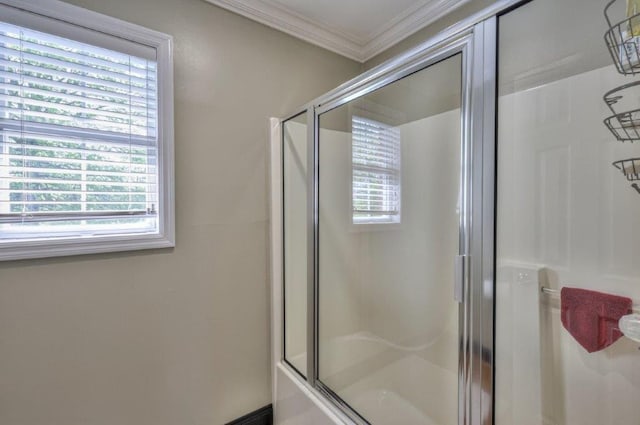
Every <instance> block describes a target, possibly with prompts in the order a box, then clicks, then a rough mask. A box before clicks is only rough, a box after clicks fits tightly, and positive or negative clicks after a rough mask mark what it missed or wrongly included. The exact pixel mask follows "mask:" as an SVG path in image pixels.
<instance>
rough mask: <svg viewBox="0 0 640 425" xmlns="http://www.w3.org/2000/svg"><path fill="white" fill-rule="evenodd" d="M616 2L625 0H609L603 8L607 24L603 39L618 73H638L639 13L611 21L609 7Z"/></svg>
mask: <svg viewBox="0 0 640 425" xmlns="http://www.w3.org/2000/svg"><path fill="white" fill-rule="evenodd" d="M616 2H621V3H624V2H625V0H611V1H610V2H609V3H608V4H607V6H606V7H605V8H604V16H605V18H606V20H607V24H608V25H609V29H608V30H607V32H606V33H605V35H604V40H605V42H606V44H607V48H608V49H609V53H610V54H611V58H612V59H613V62H614V63H615V65H616V68H617V69H618V72H619V73H621V74H624V75H635V74H640V13H638V14H636V15H633V16H631V17H627V18H626V19H624V20H622V21H620V22H617V23H613V22H612V18H611V16H610V15H611V14H610V8H611V6H613V4H614V3H616Z"/></svg>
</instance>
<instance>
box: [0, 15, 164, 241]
mask: <svg viewBox="0 0 640 425" xmlns="http://www.w3.org/2000/svg"><path fill="white" fill-rule="evenodd" d="M157 161H158V137H157V64H156V62H155V61H151V60H148V59H143V58H138V57H134V56H131V55H128V54H124V53H119V52H115V51H112V50H107V49H104V48H101V47H96V46H92V45H89V44H85V43H80V42H77V41H73V40H69V39H66V38H61V37H57V36H53V35H50V34H45V33H42V32H38V31H33V30H30V29H27V28H24V27H19V26H16V25H12V24H8V23H3V22H0V238H4V237H10V238H16V237H20V236H19V235H20V234H24V235H25V237H29V235H31V234H33V233H38V235H43V234H44V235H46V234H48V233H53V234H58V233H62V234H63V235H64V234H67V233H71V234H78V233H83V232H91V233H92V234H95V233H102V232H104V233H120V232H123V231H126V233H131V232H132V231H133V232H136V231H139V232H149V231H155V230H156V228H157V218H156V207H157V202H158V187H157V180H158V170H157V165H158V164H157ZM16 235H18V236H16Z"/></svg>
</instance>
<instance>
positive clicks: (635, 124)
mask: <svg viewBox="0 0 640 425" xmlns="http://www.w3.org/2000/svg"><path fill="white" fill-rule="evenodd" d="M639 98H640V81H634V82H632V83H628V84H625V85H622V86H620V87H616V88H615V89H613V90H610V91H608V92H607V93H605V95H604V102H605V103H606V104H607V106H608V107H609V110H610V111H611V113H612V114H613V115H611V116H610V117H607V118H606V119H605V120H604V125H605V126H607V128H608V129H609V131H611V133H613V135H614V136H615V138H616V139H617V140H619V141H621V142H634V141H636V140H640V109H637V108H636V106H637V104H638V102H637V100H638V99H639Z"/></svg>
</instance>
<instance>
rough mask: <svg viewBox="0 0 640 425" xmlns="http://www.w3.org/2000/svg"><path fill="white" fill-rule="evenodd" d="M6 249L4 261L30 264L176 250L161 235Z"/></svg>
mask: <svg viewBox="0 0 640 425" xmlns="http://www.w3.org/2000/svg"><path fill="white" fill-rule="evenodd" d="M7 245H8V246H5V247H3V246H2V245H1V244H0V261H11V260H26V259H34V258H46V257H63V256H70V255H85V254H100V253H106V252H118V251H137V250H142V249H156V248H173V247H175V241H174V240H173V238H171V237H167V236H164V235H159V234H152V235H127V236H122V235H118V236H100V237H95V236H94V237H91V238H90V239H89V238H87V239H83V238H69V239H58V240H51V239H49V240H39V241H33V240H31V241H24V242H11V243H10V244H7Z"/></svg>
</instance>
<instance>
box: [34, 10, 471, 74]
mask: <svg viewBox="0 0 640 425" xmlns="http://www.w3.org/2000/svg"><path fill="white" fill-rule="evenodd" d="M40 1H42V0H40ZM205 1H207V2H209V3H212V4H214V5H216V6H219V7H222V8H224V9H227V10H230V11H232V12H234V13H237V14H239V15H242V16H244V17H246V18H249V19H252V20H254V21H257V22H260V23H262V24H265V25H267V26H269V27H271V28H275V29H277V30H279V31H282V32H285V33H287V34H289V35H292V36H294V37H297V38H299V39H302V40H304V41H307V42H309V43H311V44H315V45H317V46H320V47H323V48H325V49H327V50H330V51H332V52H335V53H338V54H340V55H342V56H346V57H348V58H350V59H353V60H356V61H358V62H366V61H368V60H369V59H371V58H373V57H374V56H376V55H378V54H380V53H382V52H383V51H385V50H386V49H388V48H389V47H391V46H393V45H395V44H396V43H398V42H400V41H402V40H404V39H405V38H407V37H408V36H410V35H411V34H413V33H415V32H416V31H418V30H420V29H422V28H424V27H426V26H428V25H429V24H431V23H433V22H435V21H436V20H438V19H440V18H441V17H442V16H444V15H446V14H447V13H449V12H451V11H453V10H454V9H457V8H458V7H460V6H462V5H463V4H465V3H468V2H469V1H470V0H427V1H426V3H423V4H419V5H417V6H414V7H412V8H409V9H407V10H405V11H404V12H402V13H401V14H399V15H397V16H395V17H394V18H393V19H391V20H390V21H389V23H388V24H387V25H385V26H383V27H382V28H380V29H378V30H376V31H374V32H373V33H371V34H370V35H369V36H367V37H366V38H364V39H363V38H362V37H358V36H356V35H355V34H352V33H348V32H344V31H340V30H337V29H335V28H332V27H330V26H329V25H327V24H325V23H323V22H318V21H314V20H311V19H309V18H308V17H305V16H303V15H301V14H299V13H296V12H293V11H289V10H286V9H285V8H284V7H283V6H281V5H279V4H277V3H275V2H273V1H271V0H205Z"/></svg>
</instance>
